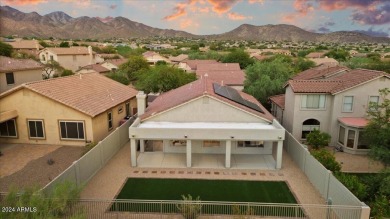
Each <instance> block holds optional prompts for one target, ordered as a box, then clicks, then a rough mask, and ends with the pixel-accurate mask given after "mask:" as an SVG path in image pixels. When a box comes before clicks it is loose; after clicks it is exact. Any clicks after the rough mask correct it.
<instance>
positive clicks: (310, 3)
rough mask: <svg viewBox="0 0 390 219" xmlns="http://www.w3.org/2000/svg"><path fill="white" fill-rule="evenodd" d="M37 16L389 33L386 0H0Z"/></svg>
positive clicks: (197, 29)
mask: <svg viewBox="0 0 390 219" xmlns="http://www.w3.org/2000/svg"><path fill="white" fill-rule="evenodd" d="M1 5H8V6H11V7H14V8H16V9H18V10H20V11H22V12H33V11H35V12H38V13H39V14H41V15H45V14H48V13H50V12H54V11H63V12H65V13H67V14H69V15H70V16H72V17H80V16H89V17H101V18H105V17H118V16H122V17H126V18H128V19H130V20H132V21H136V22H139V23H143V24H146V25H149V26H152V27H157V28H163V29H175V30H183V31H187V32H189V33H193V34H201V35H204V34H219V33H224V32H228V31H230V30H233V29H234V28H236V27H238V26H240V25H241V24H252V25H266V24H292V25H295V26H298V27H300V28H303V29H305V30H308V31H312V32H317V33H328V32H334V31H342V30H346V31H360V32H363V33H366V34H370V35H375V36H386V37H390V0H1Z"/></svg>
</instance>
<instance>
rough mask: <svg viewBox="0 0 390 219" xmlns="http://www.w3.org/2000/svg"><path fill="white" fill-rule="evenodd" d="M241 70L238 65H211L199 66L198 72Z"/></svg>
mask: <svg viewBox="0 0 390 219" xmlns="http://www.w3.org/2000/svg"><path fill="white" fill-rule="evenodd" d="M239 70H241V68H240V64H238V63H211V64H204V63H203V64H198V65H197V67H196V71H239Z"/></svg>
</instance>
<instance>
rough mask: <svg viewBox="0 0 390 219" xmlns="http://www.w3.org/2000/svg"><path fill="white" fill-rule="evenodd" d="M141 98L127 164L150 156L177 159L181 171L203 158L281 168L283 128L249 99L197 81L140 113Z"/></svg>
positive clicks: (227, 165) (141, 97)
mask: <svg viewBox="0 0 390 219" xmlns="http://www.w3.org/2000/svg"><path fill="white" fill-rule="evenodd" d="M145 98H146V95H145V94H143V93H139V94H138V95H137V102H138V103H137V105H138V107H139V111H138V116H139V118H137V119H136V121H135V122H134V123H133V125H132V126H131V127H130V128H129V136H130V141H131V144H130V145H131V162H132V166H137V162H148V160H146V161H145V159H142V157H144V155H145V154H151V155H152V156H154V157H158V156H160V155H166V156H169V155H172V156H178V157H180V159H179V160H180V162H181V163H180V165H181V166H182V167H196V166H194V165H195V163H199V162H202V159H201V158H200V159H199V156H202V155H207V156H209V157H210V159H213V160H215V161H216V162H221V167H225V168H244V167H243V166H239V162H238V161H243V162H244V163H247V162H250V160H251V161H252V162H253V163H255V164H259V163H272V164H271V166H272V167H266V168H272V169H280V168H281V166H282V151H283V150H282V148H283V140H284V137H285V130H284V128H283V127H282V126H281V125H280V124H279V123H278V122H277V121H276V120H275V119H274V117H273V116H272V115H271V114H270V113H269V112H268V111H267V110H266V109H265V108H264V107H263V106H262V105H261V104H260V103H259V102H258V101H257V100H256V99H255V98H254V97H253V96H250V95H248V94H246V93H243V92H240V91H237V90H235V89H233V88H231V87H229V86H223V85H221V84H219V83H216V82H213V81H211V80H208V79H207V78H202V79H199V80H197V81H194V82H192V83H190V84H187V85H184V86H182V87H179V88H177V89H175V90H171V91H169V92H167V93H164V94H162V95H160V96H158V97H157V98H156V99H155V100H154V101H153V102H152V103H150V105H149V106H148V107H147V108H146V109H145ZM189 115H190V116H189ZM137 141H138V142H140V153H138V154H137V153H136V150H137V148H136V142H137ZM157 143H159V144H157ZM151 145H152V146H153V145H154V146H153V147H150V146H151ZM156 145H159V146H156ZM147 148H149V150H147ZM150 149H151V150H150ZM137 156H138V159H137ZM222 157H223V158H222ZM233 157H234V159H233ZM221 158H222V159H221ZM195 159H198V160H197V161H195ZM268 159H269V160H268ZM266 160H268V161H269V162H268V161H266ZM149 162H151V161H149ZM263 167H264V166H263Z"/></svg>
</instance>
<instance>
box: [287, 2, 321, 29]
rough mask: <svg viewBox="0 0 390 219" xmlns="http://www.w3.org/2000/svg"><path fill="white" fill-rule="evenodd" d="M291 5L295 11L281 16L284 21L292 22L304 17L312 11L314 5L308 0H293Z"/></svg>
mask: <svg viewBox="0 0 390 219" xmlns="http://www.w3.org/2000/svg"><path fill="white" fill-rule="evenodd" d="M293 7H294V9H295V12H293V13H289V14H286V15H284V16H282V20H283V21H284V22H287V23H292V22H294V21H295V20H296V19H297V18H302V17H305V16H306V15H307V14H308V13H310V12H312V11H314V6H313V4H312V2H310V1H309V0H295V1H294V4H293Z"/></svg>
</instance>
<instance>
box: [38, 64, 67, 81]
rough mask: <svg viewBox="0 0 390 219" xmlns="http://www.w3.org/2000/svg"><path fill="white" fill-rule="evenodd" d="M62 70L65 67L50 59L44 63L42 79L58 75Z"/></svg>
mask: <svg viewBox="0 0 390 219" xmlns="http://www.w3.org/2000/svg"><path fill="white" fill-rule="evenodd" d="M64 70H65V69H64V68H63V67H62V66H61V65H60V63H58V62H56V61H54V60H51V61H48V62H47V63H46V64H45V65H44V68H43V73H42V77H43V79H48V78H50V77H58V76H59V75H62V73H63V71H64Z"/></svg>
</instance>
